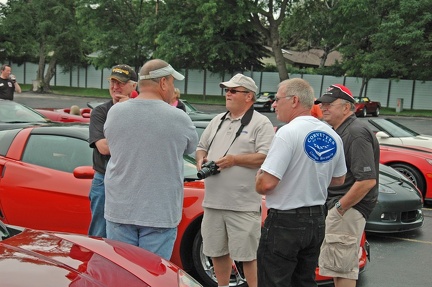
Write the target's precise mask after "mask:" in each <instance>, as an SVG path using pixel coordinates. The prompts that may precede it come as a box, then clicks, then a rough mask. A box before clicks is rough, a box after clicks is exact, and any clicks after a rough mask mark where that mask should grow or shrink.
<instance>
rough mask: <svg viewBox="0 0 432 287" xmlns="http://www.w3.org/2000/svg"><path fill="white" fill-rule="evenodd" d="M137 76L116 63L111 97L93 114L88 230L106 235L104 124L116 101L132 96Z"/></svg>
mask: <svg viewBox="0 0 432 287" xmlns="http://www.w3.org/2000/svg"><path fill="white" fill-rule="evenodd" d="M137 81H138V77H137V74H136V72H135V71H134V70H133V69H132V68H131V67H129V66H128V65H117V66H114V67H113V68H112V70H111V75H110V76H109V77H108V82H109V84H110V85H109V92H110V95H111V98H112V100H110V101H108V102H106V103H104V104H101V105H99V106H97V107H96V108H94V109H93V111H92V112H91V115H90V126H89V131H90V137H89V144H90V147H91V148H93V169H94V170H95V174H94V177H93V181H92V185H91V189H90V194H89V198H90V209H91V213H92V214H91V222H90V227H89V231H88V234H89V235H93V236H100V237H106V221H105V218H104V213H105V211H104V208H105V183H104V176H105V169H106V165H107V163H108V160H109V159H110V157H111V156H110V151H109V148H108V144H107V141H106V139H105V135H104V129H103V128H104V124H105V121H106V118H107V114H108V111H109V109H110V108H111V107H112V106H113V105H114V104H116V103H118V102H122V101H125V100H127V99H129V97H130V95H131V93H132V92H133V91H134V90H135V88H136V85H137Z"/></svg>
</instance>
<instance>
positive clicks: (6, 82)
mask: <svg viewBox="0 0 432 287" xmlns="http://www.w3.org/2000/svg"><path fill="white" fill-rule="evenodd" d="M0 72H1V74H0V99H4V100H11V101H13V99H14V93H15V92H17V93H18V94H19V93H21V87H20V85H19V84H18V82H17V80H16V77H15V75H13V74H11V73H12V68H11V67H10V66H9V65H6V64H4V65H2V66H1V68H0Z"/></svg>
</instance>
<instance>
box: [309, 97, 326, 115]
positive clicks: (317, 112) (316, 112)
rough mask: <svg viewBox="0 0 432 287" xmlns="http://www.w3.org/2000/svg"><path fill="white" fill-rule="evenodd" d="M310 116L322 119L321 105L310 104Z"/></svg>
mask: <svg viewBox="0 0 432 287" xmlns="http://www.w3.org/2000/svg"><path fill="white" fill-rule="evenodd" d="M314 100H316V99H314ZM311 116H313V117H315V118H317V119H319V120H322V119H323V113H322V111H321V106H320V105H312V108H311Z"/></svg>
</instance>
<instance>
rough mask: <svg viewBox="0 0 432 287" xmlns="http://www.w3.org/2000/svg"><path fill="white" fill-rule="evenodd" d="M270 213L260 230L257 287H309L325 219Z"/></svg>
mask: <svg viewBox="0 0 432 287" xmlns="http://www.w3.org/2000/svg"><path fill="white" fill-rule="evenodd" d="M324 212H325V211H324V209H323V211H322V212H316V213H295V211H294V213H293V214H285V213H283V212H281V213H279V212H277V211H274V210H272V209H270V210H269V213H268V216H267V218H266V220H265V222H264V226H263V228H262V229H261V238H260V243H259V247H258V253H257V264H258V286H259V287H264V286H265V287H269V286H272V287H273V286H283V287H291V286H292V287H312V286H317V284H316V282H315V269H316V267H317V265H318V256H319V253H320V247H321V243H322V241H323V239H324V232H325V215H324Z"/></svg>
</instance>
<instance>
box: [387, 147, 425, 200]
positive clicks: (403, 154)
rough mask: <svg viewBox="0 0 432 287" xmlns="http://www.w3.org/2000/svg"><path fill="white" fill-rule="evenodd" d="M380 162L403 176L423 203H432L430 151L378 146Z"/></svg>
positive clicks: (416, 148)
mask: <svg viewBox="0 0 432 287" xmlns="http://www.w3.org/2000/svg"><path fill="white" fill-rule="evenodd" d="M380 162H381V163H382V164H385V165H388V166H391V167H392V168H394V169H396V170H397V171H399V172H400V173H402V174H403V175H405V176H406V177H407V178H408V179H409V180H411V181H412V182H413V183H414V184H415V185H416V186H417V188H418V189H419V190H420V191H421V192H422V194H423V199H424V200H425V201H432V149H429V148H424V147H418V146H394V145H384V144H380Z"/></svg>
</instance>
